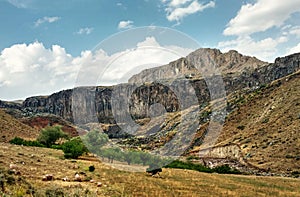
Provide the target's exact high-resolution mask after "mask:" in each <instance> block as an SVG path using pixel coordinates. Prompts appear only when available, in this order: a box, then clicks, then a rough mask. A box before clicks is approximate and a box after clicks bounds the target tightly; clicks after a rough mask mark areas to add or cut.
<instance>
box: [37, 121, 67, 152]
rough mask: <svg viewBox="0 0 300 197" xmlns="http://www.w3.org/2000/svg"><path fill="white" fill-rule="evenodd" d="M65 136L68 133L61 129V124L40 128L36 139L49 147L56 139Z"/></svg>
mask: <svg viewBox="0 0 300 197" xmlns="http://www.w3.org/2000/svg"><path fill="white" fill-rule="evenodd" d="M67 137H68V135H67V134H66V133H64V132H63V131H62V129H61V126H53V127H46V128H45V129H42V132H41V134H40V135H39V137H38V139H37V141H38V142H39V143H41V144H44V145H45V146H46V147H48V148H49V147H51V146H52V145H53V144H55V142H56V141H57V140H58V139H60V138H67Z"/></svg>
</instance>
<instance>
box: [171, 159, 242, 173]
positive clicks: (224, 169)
mask: <svg viewBox="0 0 300 197" xmlns="http://www.w3.org/2000/svg"><path fill="white" fill-rule="evenodd" d="M165 167H166V168H179V169H188V170H196V171H199V172H207V173H212V172H216V173H219V174H241V172H240V171H238V170H237V169H232V168H231V167H230V166H229V165H222V166H217V167H215V168H209V167H205V166H203V165H201V164H194V163H191V162H183V161H179V160H175V161H173V162H171V163H170V164H168V165H166V166H165Z"/></svg>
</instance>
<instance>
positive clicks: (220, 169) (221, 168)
mask: <svg viewBox="0 0 300 197" xmlns="http://www.w3.org/2000/svg"><path fill="white" fill-rule="evenodd" d="M213 171H214V172H216V173H219V174H241V172H240V171H238V170H237V169H232V168H231V167H230V166H229V165H227V164H226V165H222V166H217V167H215V168H213Z"/></svg>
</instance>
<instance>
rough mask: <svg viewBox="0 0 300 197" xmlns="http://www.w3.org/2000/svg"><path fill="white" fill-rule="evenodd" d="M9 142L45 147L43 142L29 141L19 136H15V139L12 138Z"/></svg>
mask: <svg viewBox="0 0 300 197" xmlns="http://www.w3.org/2000/svg"><path fill="white" fill-rule="evenodd" d="M9 143H11V144H16V145H23V146H36V147H45V146H44V145H43V144H41V143H39V142H38V141H27V140H24V139H22V138H19V137H15V138H14V139H12V140H10V141H9Z"/></svg>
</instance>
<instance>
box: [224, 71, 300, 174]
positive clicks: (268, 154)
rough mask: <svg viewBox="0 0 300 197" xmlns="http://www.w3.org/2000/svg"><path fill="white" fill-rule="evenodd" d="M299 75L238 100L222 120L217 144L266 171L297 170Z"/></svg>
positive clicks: (299, 154)
mask: <svg viewBox="0 0 300 197" xmlns="http://www.w3.org/2000/svg"><path fill="white" fill-rule="evenodd" d="M299 128H300V73H296V74H294V75H291V76H288V77H286V78H283V79H281V80H278V81H275V82H273V83H272V84H271V85H269V86H267V87H266V88H263V89H260V90H257V91H256V92H253V93H251V94H250V95H246V96H244V97H242V99H240V103H239V107H238V109H237V110H235V111H234V112H232V113H231V114H230V115H229V116H228V117H227V119H226V122H225V124H224V128H223V132H222V135H221V136H220V137H219V140H218V141H219V143H220V144H230V143H234V144H237V145H239V146H240V147H241V149H242V153H243V156H244V158H245V159H246V160H247V161H248V162H250V163H252V164H254V165H256V166H258V167H260V168H263V169H266V170H270V171H271V172H272V171H277V172H282V173H286V172H291V171H298V170H299V169H300V130H299Z"/></svg>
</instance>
